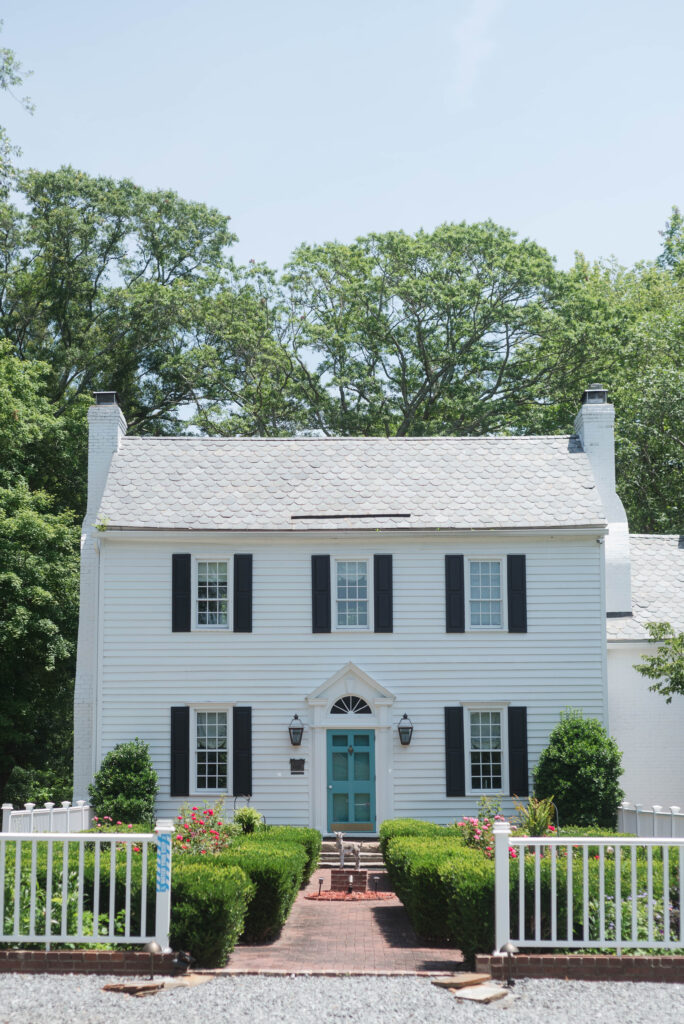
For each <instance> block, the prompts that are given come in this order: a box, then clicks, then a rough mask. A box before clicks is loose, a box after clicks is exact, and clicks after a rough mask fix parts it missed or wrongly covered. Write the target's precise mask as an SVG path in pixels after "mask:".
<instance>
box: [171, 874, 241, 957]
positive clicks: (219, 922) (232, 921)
mask: <svg viewBox="0 0 684 1024" xmlns="http://www.w3.org/2000/svg"><path fill="white" fill-rule="evenodd" d="M217 861H218V858H214V857H202V856H200V855H192V856H188V855H186V856H183V857H177V858H176V860H175V862H174V865H173V871H172V874H171V935H170V941H171V948H172V949H184V950H189V952H190V953H191V954H192V956H193V957H194V958H195V960H196V961H197V966H198V967H224V966H225V963H226V960H227V959H228V956H229V954H230V953H232V952H233V949H234V948H235V943H236V942H237V940H238V939H239V938H240V935H241V934H242V932H243V929H244V925H245V915H246V914H247V907H248V904H249V902H250V900H252V899H253V897H254V894H255V891H256V886H255V885H254V883H253V882H251V881H250V879H249V878H248V876H247V874H246V873H245V871H243V870H242V868H240V867H238V866H237V865H235V864H221V863H217Z"/></svg>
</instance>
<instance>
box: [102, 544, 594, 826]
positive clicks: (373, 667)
mask: <svg viewBox="0 0 684 1024" xmlns="http://www.w3.org/2000/svg"><path fill="white" fill-rule="evenodd" d="M188 541H190V543H188ZM101 542H102V544H103V546H104V547H105V549H106V557H105V560H104V564H105V568H106V571H105V575H104V591H103V608H104V626H103V636H104V648H103V652H102V672H103V677H102V680H101V686H100V695H101V696H100V707H99V711H98V720H99V723H100V725H99V730H100V732H99V736H100V739H99V751H98V759H101V757H102V756H103V755H104V753H106V752H107V751H108V750H110V749H111V748H112V747H113V746H114V745H115V744H116V743H119V742H121V741H123V740H128V739H131V738H132V737H134V736H140V737H141V738H142V739H145V740H147V741H148V742H149V743H150V746H151V751H152V756H153V759H154V761H155V765H156V767H157V769H158V771H159V775H160V797H159V800H158V813H159V814H160V815H162V816H167V815H170V814H172V813H173V812H174V810H175V808H176V807H177V805H178V801H174V800H172V799H171V798H170V796H169V786H170V779H169V716H170V711H169V709H170V707H172V706H176V705H183V704H186V703H192V702H197V703H199V702H219V703H220V702H226V703H233V702H235V703H238V704H245V705H249V706H250V707H252V742H253V785H252V805H253V806H255V807H257V808H258V809H259V810H260V811H262V812H263V813H264V814H265V815H266V817H267V820H268V821H269V822H271V823H277V822H284V821H287V822H291V823H294V824H300V825H304V824H308V822H309V800H310V785H311V770H312V763H311V758H312V747H311V729H310V727H309V724H308V723H309V722H310V717H309V710H310V709H309V708H308V706H307V705H306V703H305V701H304V697H305V695H306V694H308V693H310V692H312V691H313V690H314V689H315V688H316V687H317V686H319V685H320V684H321V683H322V682H323V681H324V680H326V679H327V678H329V677H330V676H331V675H333V674H334V673H335V672H336V671H337V670H338V669H340V667H341V666H343V665H344V664H346V663H347V662H348V661H350V660H351V661H353V662H354V663H355V664H357V665H358V666H359V667H360V668H361V669H363V670H364V671H365V672H367V673H368V674H369V675H370V676H372V677H373V678H374V679H376V680H377V681H378V682H379V683H380V684H382V685H383V686H385V687H387V688H388V689H389V690H391V691H392V692H393V693H394V694H396V697H397V700H396V703H395V705H394V706H393V709H392V722H393V757H394V763H393V765H392V778H393V783H394V787H395V798H394V808H393V814H394V815H396V816H400V815H408V816H417V817H424V818H431V819H433V820H436V821H443V822H446V821H453V819H454V818H455V817H456V815H457V814H459V813H462V812H463V811H465V810H466V809H467V808H471V807H472V806H473V803H474V802H473V801H472V800H467V799H456V798H452V799H447V798H446V797H445V795H444V794H445V759H444V708H445V707H447V706H452V705H454V704H458V703H459V702H460V701H464V702H467V701H477V700H490V701H497V700H498V701H501V702H509V703H511V704H513V705H516V706H525V707H527V709H528V744H529V757H530V769H531V768H532V766H533V764H534V762H535V760H536V758H537V756H538V754H539V752H540V750H541V748H542V747H543V745H544V744H545V742H546V740H547V737H548V734H549V732H550V730H551V729H552V728H553V726H554V725H555V724H556V722H557V720H558V717H559V715H560V712H561V711H562V710H563V708H564V707H566V706H567V705H568V704H573V705H575V706H578V707H581V708H583V710H584V711H585V713H587V714H589V715H594V716H597V717H599V718H600V717H602V716H603V715H604V710H605V709H604V705H603V693H604V680H603V675H602V671H603V670H602V664H603V660H602V656H603V644H604V638H603V628H604V621H603V618H602V601H601V589H600V579H601V576H600V561H601V546H600V545H598V544H596V542H595V539H594V538H592V537H587V538H582V537H574V538H573V537H562V536H557V537H554V538H551V537H545V538H538V539H534V538H527V539H526V540H525V544H524V547H523V546H522V545H521V544H520V541H519V540H517V541H516V544H515V548H514V550H516V551H523V550H524V551H525V553H526V556H527V558H526V562H527V615H528V632H527V633H526V634H519V635H516V634H509V633H507V632H501V633H496V632H481V633H477V634H472V633H467V632H466V633H457V634H449V633H447V632H446V631H445V587H444V564H445V563H444V556H445V554H446V553H448V552H452V551H454V550H458V551H463V553H464V554H465V555H466V556H468V555H469V554H474V553H477V554H478V555H482V554H484V555H486V554H487V553H490V554H491V555H493V556H494V555H503V556H505V555H506V553H507V551H510V550H511V543H510V539H506V538H497V537H496V536H495V535H487V536H485V535H482V534H480V535H478V536H477V537H473V538H467V539H466V540H463V539H462V538H460V539H459V541H458V546H457V547H455V546H454V543H453V540H452V539H450V538H449V537H447V536H443V535H435V536H433V537H429V538H427V539H426V538H413V537H410V536H405V535H401V536H400V537H398V536H396V535H393V536H387V535H381V534H369V535H367V536H366V537H365V538H364V537H362V536H356V537H352V538H342V539H338V538H335V551H336V552H337V551H343V550H347V551H349V553H350V554H351V553H353V555H354V556H363V555H366V554H367V555H368V557H369V558H372V557H373V555H375V554H382V553H386V554H392V556H393V633H391V634H377V633H373V632H358V633H356V632H349V633H343V634H340V633H332V634H330V635H326V636H321V635H313V634H312V632H311V554H312V547H313V544H312V538H310V537H306V536H301V535H297V536H289V537H272V538H268V537H257V536H255V535H250V536H249V539H248V540H247V538H246V536H245V535H241V536H237V537H235V538H228V539H227V538H225V537H223V538H220V539H216V540H211V541H210V542H207V541H206V538H205V539H203V540H202V542H201V543H200V542H199V541H197V540H195V539H193V538H192V537H188V536H186V537H185V539H184V542H183V550H186V551H192V552H193V553H197V552H199V551H200V550H201V553H202V554H203V555H211V554H212V553H215V554H216V556H217V557H218V556H219V555H221V554H222V553H225V552H226V551H236V550H237V551H244V550H249V551H251V552H253V622H252V625H253V632H252V633H246V634H239V633H237V634H236V633H232V632H227V631H222V630H215V631H205V632H191V633H175V634H172V633H171V630H170V621H169V607H170V594H171V555H172V553H173V552H174V551H177V550H178V544H177V542H176V543H175V544H174V543H173V542H167V541H164V540H161V539H156V540H155V541H154V543H149V542H148V541H146V540H142V541H135V540H133V539H128V538H125V537H123V536H122V535H118V536H113V535H112V534H111V533H110V532H109V531H107V532H105V533H104V534H102V535H101ZM404 711H406V712H407V713H408V714H409V715H410V717H411V719H412V721H413V724H414V727H415V731H414V735H413V740H412V743H411V745H410V747H406V748H400V747H399V743H398V739H397V737H396V728H395V725H396V721H397V720H398V719H399V717H400V716H401V714H402V713H403V712H404ZM294 713H299V714H300V716H302V717H303V719H304V721H305V732H304V740H303V744H302V746H301V748H299V749H298V751H297V756H299V757H303V758H304V759H305V761H306V767H305V774H304V776H301V777H292V776H290V774H289V758H290V757H291V756H292V747H291V746H290V743H289V739H288V734H287V726H288V724H289V722H290V719H291V718H292V715H293V714H294ZM386 769H387V766H386V765H385V766H381V765H378V766H377V771H378V772H379V771H381V770H386ZM181 802H182V801H181ZM229 802H230V801H229Z"/></svg>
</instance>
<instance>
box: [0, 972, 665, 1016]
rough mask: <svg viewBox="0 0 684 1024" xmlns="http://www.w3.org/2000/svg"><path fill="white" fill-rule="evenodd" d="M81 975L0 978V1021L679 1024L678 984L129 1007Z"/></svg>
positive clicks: (365, 990)
mask: <svg viewBox="0 0 684 1024" xmlns="http://www.w3.org/2000/svg"><path fill="white" fill-rule="evenodd" d="M121 980H122V979H114V978H105V977H88V976H84V975H66V976H65V975H46V974H39V975H33V976H30V975H20V974H6V975H2V976H0V1021H3V1022H4V1021H8V1022H11V1024H81V1022H83V1024H86V1022H87V1024H110V1022H117V1024H118V1022H119V1021H121V1022H123V1021H125V1022H126V1024H149V1021H150V1020H151V1019H153V1018H156V1019H159V1020H162V1021H163V1022H164V1024H167V1022H168V1024H181V1022H182V1024H207V1022H208V1021H209V1022H211V1021H214V1022H221V1021H235V1022H238V1021H240V1022H245V1021H247V1022H248V1024H328V1022H333V1021H334V1022H338V1021H340V1022H344V1024H356V1022H358V1024H361V1022H363V1024H372V1022H375V1021H379V1022H382V1024H385V1022H387V1024H394V1022H402V1024H403V1022H407V1024H408V1022H411V1024H442V1022H456V1024H458V1022H460V1021H463V1022H464V1024H467V1022H470V1021H479V1022H481V1024H484V1022H487V1021H491V1022H492V1024H504V1022H505V1024H549V1021H553V1022H554V1024H557V1022H560V1024H566V1022H572V1024H575V1022H577V1024H602V1022H606V1024H615V1022H616V1021H617V1022H619V1024H646V1022H650V1021H652V1022H653V1024H682V1022H683V1021H684V985H657V984H651V983H634V982H586V981H522V982H519V983H518V985H517V986H516V989H515V992H516V997H517V998H516V999H515V1001H514V1002H513V1003H512V1004H511V1005H510V1006H509V1007H507V1008H502V1007H499V1008H497V1007H496V1005H494V1006H478V1005H468V1004H464V1003H459V1002H457V1001H456V1000H455V999H454V997H453V996H451V995H450V994H449V993H447V992H444V991H443V990H441V989H439V988H437V987H436V986H434V985H431V984H430V982H429V981H428V980H426V979H425V978H358V977H357V978H306V977H296V978H256V977H234V978H215V979H212V980H211V981H209V982H208V983H207V984H206V985H200V986H198V987H197V988H191V989H177V990H175V991H169V992H163V991H162V992H160V993H158V994H157V995H154V996H149V997H145V998H143V999H135V998H132V997H131V996H128V995H120V994H118V993H112V992H103V991H102V986H103V985H104V984H105V983H106V982H108V981H121Z"/></svg>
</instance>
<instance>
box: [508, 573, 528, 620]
mask: <svg viewBox="0 0 684 1024" xmlns="http://www.w3.org/2000/svg"><path fill="white" fill-rule="evenodd" d="M507 576H508V632H509V633H526V632H527V583H526V572H525V556H524V555H509V556H508V573H507Z"/></svg>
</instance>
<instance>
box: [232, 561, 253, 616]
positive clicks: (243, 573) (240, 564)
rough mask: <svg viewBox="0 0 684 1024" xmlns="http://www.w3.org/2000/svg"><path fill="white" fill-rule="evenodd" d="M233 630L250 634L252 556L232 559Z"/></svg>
mask: <svg viewBox="0 0 684 1024" xmlns="http://www.w3.org/2000/svg"><path fill="white" fill-rule="evenodd" d="M233 630H234V632H236V633H251V632H252V556H251V555H235V557H234V558H233Z"/></svg>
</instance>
